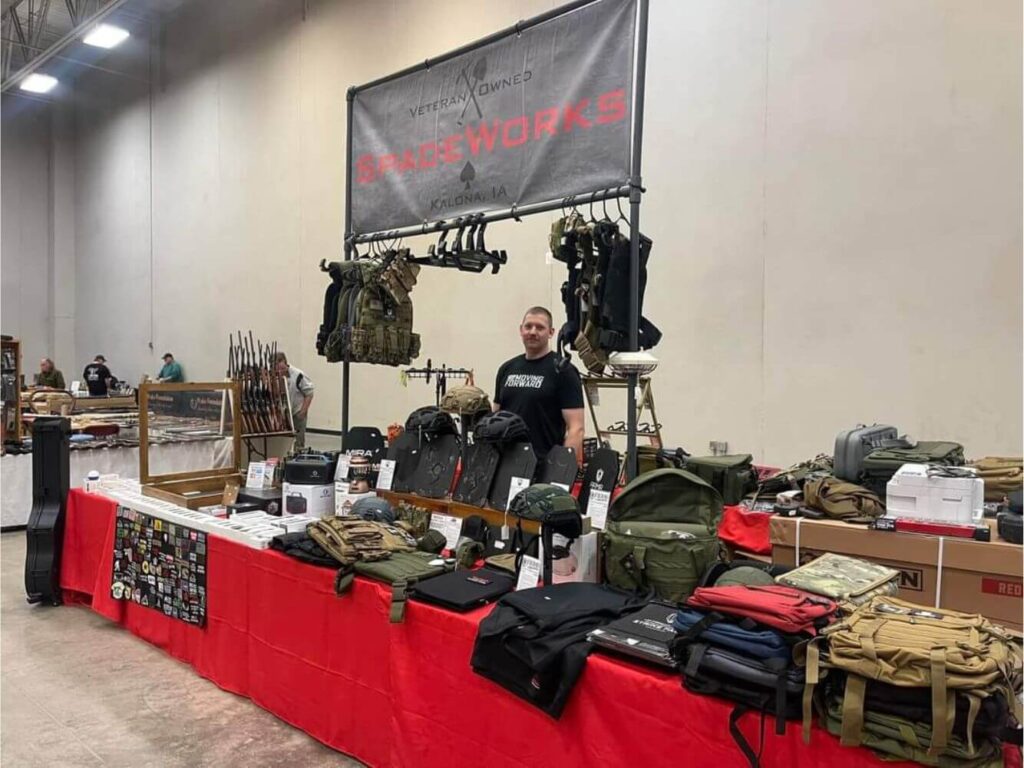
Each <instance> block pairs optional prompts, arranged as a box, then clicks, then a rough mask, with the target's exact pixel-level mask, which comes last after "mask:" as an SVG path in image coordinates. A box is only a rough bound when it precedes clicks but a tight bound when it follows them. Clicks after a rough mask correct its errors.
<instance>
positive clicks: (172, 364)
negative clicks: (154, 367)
mask: <svg viewBox="0 0 1024 768" xmlns="http://www.w3.org/2000/svg"><path fill="white" fill-rule="evenodd" d="M156 380H157V381H159V382H160V383H161V384H168V383H178V382H181V381H184V380H185V374H183V373H182V372H181V363H179V362H178V361H177V360H175V359H174V355H172V354H171V353H170V352H168V353H166V354H165V355H164V366H163V368H161V369H160V373H158V374H157V375H156Z"/></svg>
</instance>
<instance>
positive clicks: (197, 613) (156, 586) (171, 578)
mask: <svg viewBox="0 0 1024 768" xmlns="http://www.w3.org/2000/svg"><path fill="white" fill-rule="evenodd" d="M206 552H207V540H206V533H205V532H204V531H197V530H194V529H192V528H186V527H185V526H183V525H178V524H177V523H169V522H167V521H165V520H161V519H160V518H157V517H153V516H152V515H147V514H144V513H142V512H137V511H135V510H133V509H129V508H128V507H122V506H119V507H118V508H117V518H116V527H115V530H114V570H113V574H112V578H111V585H110V594H111V595H112V596H113V597H114V599H116V600H131V601H133V602H135V603H138V604H139V605H142V606H146V607H148V608H153V609H155V610H158V611H160V612H161V613H163V614H164V615H165V616H170V617H172V618H175V619H181V620H182V621H184V622H186V623H188V624H195V625H197V626H200V627H202V626H205V624H206Z"/></svg>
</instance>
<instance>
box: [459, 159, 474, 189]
mask: <svg viewBox="0 0 1024 768" xmlns="http://www.w3.org/2000/svg"><path fill="white" fill-rule="evenodd" d="M475 178H476V168H474V167H473V164H472V163H466V165H465V167H464V168H463V169H462V173H461V174H459V181H464V182H466V189H469V185H470V182H472V181H473V179H475Z"/></svg>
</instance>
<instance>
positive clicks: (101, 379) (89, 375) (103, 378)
mask: <svg viewBox="0 0 1024 768" xmlns="http://www.w3.org/2000/svg"><path fill="white" fill-rule="evenodd" d="M82 378H83V379H85V386H87V387H88V388H89V394H90V395H92V396H93V397H105V396H106V394H107V388H108V387H109V386H110V383H111V381H112V380H113V378H114V376H113V374H111V372H110V369H109V368H107V358H105V357H104V356H103V355H96V357H95V358H93V361H92V362H91V363H89V364H88V365H87V366H85V370H84V371H83V372H82Z"/></svg>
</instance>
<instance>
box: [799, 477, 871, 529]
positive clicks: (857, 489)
mask: <svg viewBox="0 0 1024 768" xmlns="http://www.w3.org/2000/svg"><path fill="white" fill-rule="evenodd" d="M804 502H805V503H806V504H807V506H808V507H811V508H812V509H819V510H821V511H822V512H824V513H825V514H826V515H828V516H829V517H831V518H833V519H835V520H842V521H843V522H844V523H870V522H871V521H872V520H874V519H875V518H877V517H881V516H882V515H884V514H885V504H883V503H882V500H881V499H880V498H878V496H876V495H875V494H874V493H872V492H871V491H869V490H868V489H867V488H864V487H863V486H860V485H856V484H854V483H848V482H846V481H845V480H840V479H839V478H837V477H822V478H819V479H814V480H809V481H808V482H807V484H806V485H804Z"/></svg>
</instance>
